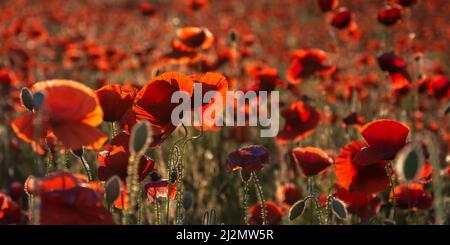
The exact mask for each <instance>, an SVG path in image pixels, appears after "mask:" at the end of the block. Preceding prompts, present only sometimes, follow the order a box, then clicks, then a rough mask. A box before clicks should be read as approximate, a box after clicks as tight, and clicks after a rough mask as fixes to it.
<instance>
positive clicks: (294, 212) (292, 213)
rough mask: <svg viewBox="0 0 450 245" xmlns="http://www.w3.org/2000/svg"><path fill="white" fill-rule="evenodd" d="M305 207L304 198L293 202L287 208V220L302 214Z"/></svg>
mask: <svg viewBox="0 0 450 245" xmlns="http://www.w3.org/2000/svg"><path fill="white" fill-rule="evenodd" d="M305 207H306V200H304V199H303V200H300V201H298V202H296V203H294V204H293V205H292V207H291V209H290V210H289V220H294V219H296V218H297V217H300V216H302V214H303V212H304V211H305Z"/></svg>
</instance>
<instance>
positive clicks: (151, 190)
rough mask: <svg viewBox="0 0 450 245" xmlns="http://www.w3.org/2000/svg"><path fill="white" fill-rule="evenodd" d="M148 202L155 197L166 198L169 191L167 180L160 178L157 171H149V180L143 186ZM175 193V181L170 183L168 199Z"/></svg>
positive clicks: (172, 197) (171, 198) (152, 200)
mask: <svg viewBox="0 0 450 245" xmlns="http://www.w3.org/2000/svg"><path fill="white" fill-rule="evenodd" d="M144 189H145V191H146V193H147V198H148V200H149V202H154V201H155V200H156V199H157V198H167V194H168V192H169V180H167V179H161V175H159V174H158V173H157V172H152V173H151V181H150V183H148V184H146V185H145V187H144ZM176 193H177V183H176V182H174V183H170V194H169V198H170V200H173V199H174V198H175V195H176Z"/></svg>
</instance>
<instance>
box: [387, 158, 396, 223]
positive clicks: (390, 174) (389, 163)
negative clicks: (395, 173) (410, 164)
mask: <svg viewBox="0 0 450 245" xmlns="http://www.w3.org/2000/svg"><path fill="white" fill-rule="evenodd" d="M386 173H387V176H388V178H389V183H390V190H389V193H392V205H393V208H394V220H395V221H397V201H396V200H395V192H394V189H395V182H394V179H393V178H392V162H391V161H388V162H387V164H386Z"/></svg>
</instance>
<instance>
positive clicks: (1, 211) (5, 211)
mask: <svg viewBox="0 0 450 245" xmlns="http://www.w3.org/2000/svg"><path fill="white" fill-rule="evenodd" d="M23 218H24V215H23V213H22V209H21V208H20V206H19V204H17V203H16V202H14V201H13V200H11V198H10V197H9V196H7V195H6V194H4V193H1V192H0V225H12V224H20V223H22V220H23Z"/></svg>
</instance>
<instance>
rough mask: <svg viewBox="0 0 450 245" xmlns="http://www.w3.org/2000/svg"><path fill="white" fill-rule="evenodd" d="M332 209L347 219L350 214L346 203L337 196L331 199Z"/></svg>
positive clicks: (338, 216)
mask: <svg viewBox="0 0 450 245" xmlns="http://www.w3.org/2000/svg"><path fill="white" fill-rule="evenodd" d="M331 211H332V212H333V214H334V215H335V216H336V217H337V218H339V219H346V218H347V216H348V213H347V208H346V207H345V203H344V202H343V201H341V200H339V199H337V198H332V199H331Z"/></svg>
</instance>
